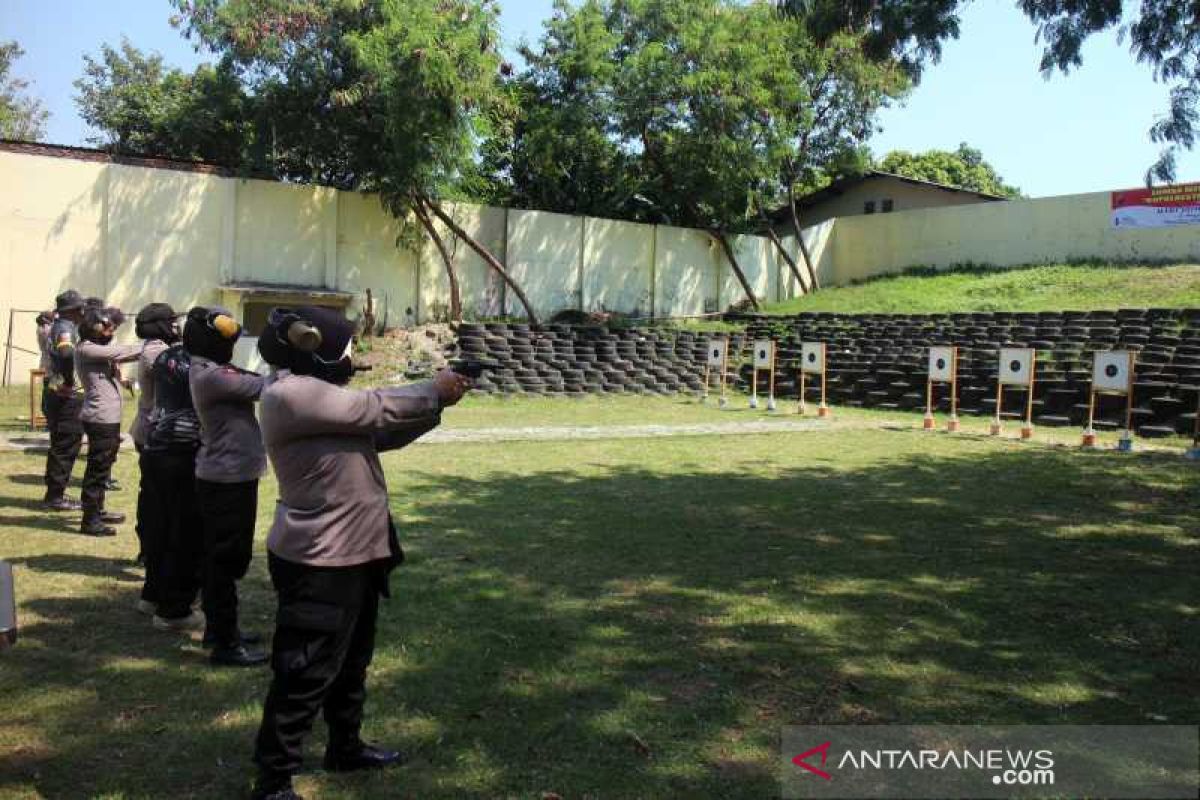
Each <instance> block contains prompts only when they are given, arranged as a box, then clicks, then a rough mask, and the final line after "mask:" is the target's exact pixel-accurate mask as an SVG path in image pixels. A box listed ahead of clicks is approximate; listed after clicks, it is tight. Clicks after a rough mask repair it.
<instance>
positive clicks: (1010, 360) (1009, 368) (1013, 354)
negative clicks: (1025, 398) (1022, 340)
mask: <svg viewBox="0 0 1200 800" xmlns="http://www.w3.org/2000/svg"><path fill="white" fill-rule="evenodd" d="M1033 352H1034V351H1033V348H1032V347H1003V348H1001V349H1000V382H1001V383H1007V384H1009V385H1012V386H1028V385H1029V384H1030V382H1031V381H1032V380H1033Z"/></svg>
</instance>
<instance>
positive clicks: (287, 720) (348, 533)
mask: <svg viewBox="0 0 1200 800" xmlns="http://www.w3.org/2000/svg"><path fill="white" fill-rule="evenodd" d="M353 331H354V328H353V325H352V323H350V322H349V321H347V320H346V319H345V318H343V317H342V316H341V314H339V313H338V312H336V311H332V310H330V309H325V308H315V307H298V308H294V309H276V310H275V311H274V312H273V313H272V314H271V317H270V319H269V321H268V324H267V327H266V329H265V330H264V331H263V333H262V335H261V336H260V337H259V342H258V347H259V352H260V353H261V354H262V356H263V358H264V359H265V360H266V361H267V363H269V364H271V365H273V366H274V367H276V368H277V372H276V373H275V374H274V375H273V376H272V377H271V378H269V379H268V385H267V387H266V388H265V389H264V390H263V393H262V400H261V407H260V408H261V418H262V430H263V438H264V441H265V443H266V448H267V454H268V456H269V458H270V460H271V464H272V466H273V467H274V469H275V475H276V477H277V479H278V481H279V502H278V505H277V506H276V509H275V521H274V524H273V525H272V526H271V531H270V534H269V535H268V537H267V549H268V565H269V569H270V573H271V582H272V584H273V585H274V587H275V590H276V592H277V593H278V599H279V605H278V611H277V615H276V629H275V638H274V642H273V647H272V656H271V663H272V669H273V673H274V674H273V680H272V682H271V687H270V690H269V692H268V694H267V698H266V702H265V704H264V707H263V720H262V727H261V728H260V729H259V733H258V739H257V743H256V746H255V753H254V760H255V762H256V763H257V764H258V767H259V777H258V781H257V783H256V786H255V793H254V796H255V797H258V798H272V799H273V800H287V799H289V798H295V797H297V795H296V794H295V793H294V792H293V791H292V788H291V776H292V774H294V773H295V772H296V771H297V770H298V769H299V768H300V763H301V753H302V750H301V748H302V742H303V739H304V736H305V734H306V733H307V732H308V731H309V729H310V728H311V726H312V722H313V718H314V717H315V716H316V714H317V712H318V711H323V712H324V716H325V721H326V723H327V724H328V725H329V745H328V748H327V749H326V751H325V760H324V766H325V768H326V769H329V770H334V771H349V770H358V769H371V768H379V767H385V766H388V765H390V764H394V763H397V762H398V761H399V760H400V754H399V753H395V752H391V751H387V750H382V749H379V748H376V747H373V746H371V745H368V744H365V743H364V742H363V740H362V738H361V737H360V729H361V726H362V715H363V701H364V699H365V697H366V688H365V682H366V671H367V666H368V665H369V664H370V662H371V656H372V653H373V651H374V648H375V622H376V615H377V612H378V601H379V597H380V596H381V595H382V596H384V597H387V596H388V583H387V582H388V575H389V573H390V572H391V569H392V568H393V567H394V566H395V565H396V564H398V563H399V562H400V561H401V560H403V554H402V552H401V550H400V546H399V543H398V541H397V539H396V532H395V528H394V527H393V525H392V520H391V517H390V515H389V513H388V500H387V486H386V484H385V483H384V476H383V468H382V466H381V465H380V461H379V453H380V452H381V451H384V450H393V449H397V448H400V447H404V446H405V445H407V444H409V443H410V442H412V441H413V440H415V439H416V438H418V437H419V436H421V435H422V434H424V433H426V432H428V431H430V430H432V429H433V428H434V427H436V426H437V425H438V423H439V422H440V420H441V411H442V409H443V408H445V407H447V406H451V405H454V404H455V403H457V402H458V401H459V399H460V398H461V397H462V395H463V393H464V392H465V391H466V389H467V388H468V381H467V379H466V378H464V377H462V376H461V375H458V374H456V373H454V372H452V371H450V370H443V371H442V372H439V373H438V374H437V375H436V376H435V378H434V379H433V380H432V381H428V382H425V383H420V384H415V385H411V386H400V387H387V388H382V389H371V390H363V391H352V390H349V389H346V388H343V386H344V384H345V383H347V382H348V381H349V379H350V377H351V375H352V373H353V366H352V364H351V360H350V346H351V338H352V335H353Z"/></svg>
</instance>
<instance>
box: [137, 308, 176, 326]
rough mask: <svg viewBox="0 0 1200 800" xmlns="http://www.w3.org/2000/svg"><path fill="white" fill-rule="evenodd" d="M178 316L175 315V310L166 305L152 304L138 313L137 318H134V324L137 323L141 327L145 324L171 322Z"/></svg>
mask: <svg viewBox="0 0 1200 800" xmlns="http://www.w3.org/2000/svg"><path fill="white" fill-rule="evenodd" d="M178 316H179V314H176V313H175V309H173V308H171V307H170V306H169V305H167V304H166V303H151V304H150V305H148V306H146V307H144V308H143V309H142V310H141V311H139V312H138V313H137V316H136V317H134V322H137V323H138V324H139V325H140V324H142V323H145V322H164V321H165V322H169V321H171V320H173V319H175V318H176V317H178Z"/></svg>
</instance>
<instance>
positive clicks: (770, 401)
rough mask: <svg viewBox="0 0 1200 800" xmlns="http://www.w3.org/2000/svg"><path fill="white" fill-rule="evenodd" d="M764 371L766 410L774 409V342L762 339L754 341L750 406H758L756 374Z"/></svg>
mask: <svg viewBox="0 0 1200 800" xmlns="http://www.w3.org/2000/svg"><path fill="white" fill-rule="evenodd" d="M760 372H766V373H767V376H768V380H767V411H774V410H775V342H774V341H771V340H769V339H764V340H761V341H757V342H755V343H754V361H753V369H752V371H751V375H750V407H751V408H758V374H759V373H760Z"/></svg>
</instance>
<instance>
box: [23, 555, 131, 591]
mask: <svg viewBox="0 0 1200 800" xmlns="http://www.w3.org/2000/svg"><path fill="white" fill-rule="evenodd" d="M8 561H9V563H10V564H12V565H13V566H17V567H25V568H26V569H30V570H34V571H35V572H46V573H57V574H70V575H86V576H89V577H93V578H104V579H106V580H115V581H119V582H122V583H124V582H128V581H137V582H138V584H139V585H140V584H141V582H142V578H143V573H142V571H141V570H140V569H135V568H134V567H133V565H132V563H127V564H121V563H120V562H118V561H114V560H113V559H111V558H100V557H98V556H86V555H75V554H67V553H52V554H47V555H44V556H27V557H24V558H10V559H8Z"/></svg>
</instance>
